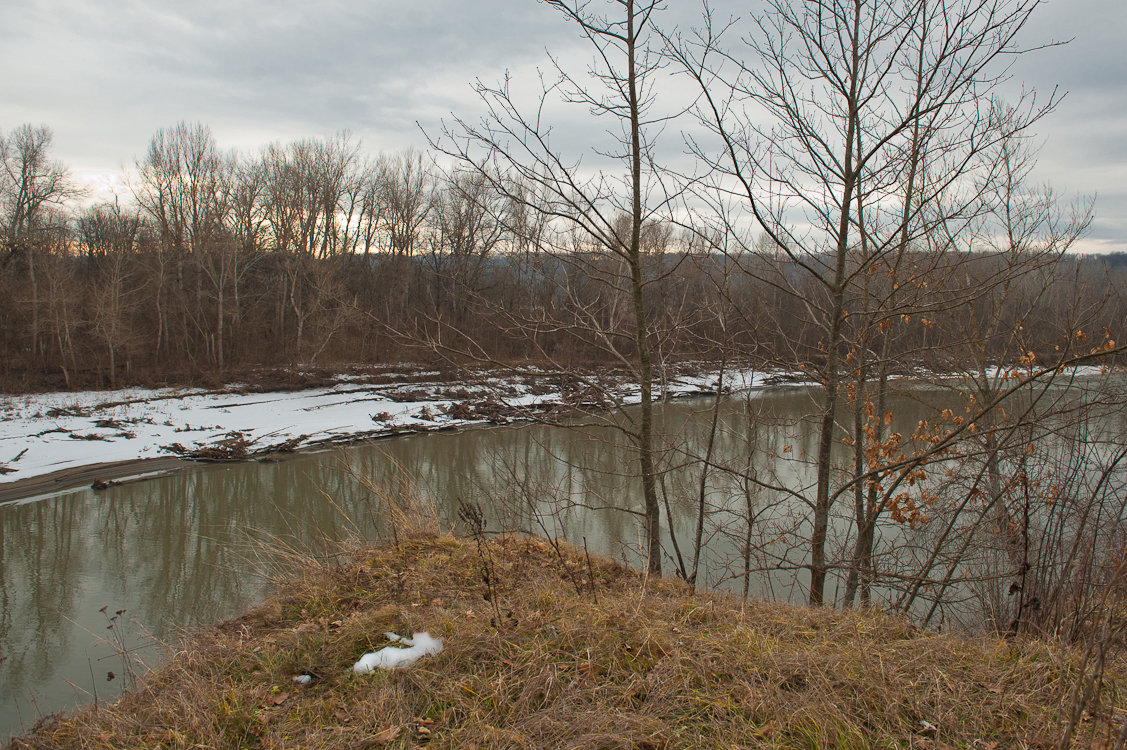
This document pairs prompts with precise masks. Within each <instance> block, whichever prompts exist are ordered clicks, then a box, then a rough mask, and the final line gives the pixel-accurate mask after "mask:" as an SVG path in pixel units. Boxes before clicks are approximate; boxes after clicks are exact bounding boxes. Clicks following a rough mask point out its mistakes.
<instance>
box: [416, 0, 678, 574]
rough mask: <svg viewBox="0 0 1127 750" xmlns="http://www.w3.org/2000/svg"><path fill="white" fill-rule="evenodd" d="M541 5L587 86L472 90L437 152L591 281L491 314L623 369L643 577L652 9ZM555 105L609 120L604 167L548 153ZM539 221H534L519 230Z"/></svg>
mask: <svg viewBox="0 0 1127 750" xmlns="http://www.w3.org/2000/svg"><path fill="white" fill-rule="evenodd" d="M547 4H548V5H550V6H552V7H554V8H555V9H557V10H558V11H560V13H561V14H562V15H563V16H564V17H565V18H566V19H567V20H568V21H570V22H571V23H573V24H574V25H575V26H576V27H577V28H578V30H579V31H580V33H581V34H582V35H583V37H584V39H585V40H586V42H587V43H588V45H589V46H590V48H591V49H592V50H593V51H594V55H595V64H594V65H593V66H592V67H591V69H590V70H589V71H588V72H587V76H586V77H585V78H583V79H581V78H580V77H578V76H573V75H572V74H570V73H568V72H567V71H566V70H564V69H563V68H562V67H561V66H559V65H556V67H555V73H556V79H555V80H554V81H552V82H550V83H548V84H547V85H546V86H545V87H544V90H543V92H542V96H541V100H540V102H539V106H538V107H533V108H532V109H531V110H528V111H527V112H526V110H525V109H524V108H522V107H521V106H520V105H519V104H518V102H517V100H516V98H515V96H514V95H513V93H512V92H511V90H510V87H509V82H508V81H506V82H504V83H503V84H502V85H500V86H498V87H489V86H486V85H485V84H482V83H480V82H479V83H478V84H477V92H478V94H479V95H480V97H481V98H482V101H483V102H484V103H485V105H486V106H487V108H488V115H487V117H486V118H485V119H484V120H483V121H482V122H481V123H480V124H471V123H469V122H466V121H464V120H460V119H459V120H455V123H454V126H453V127H451V128H449V129H448V130H447V131H446V134H445V135H446V137H445V138H444V139H442V140H441V142H439V143H438V144H437V147H438V148H439V149H440V150H442V151H443V152H445V153H446V154H448V155H450V156H453V157H455V158H456V159H458V160H459V161H460V162H461V163H462V165H463V167H464V168H465V169H467V170H470V171H472V172H474V173H476V174H477V175H478V177H479V179H482V180H484V181H485V183H487V184H488V185H489V188H490V189H491V190H492V191H495V192H496V193H497V194H498V195H500V196H502V197H503V199H504V200H505V201H508V202H509V203H510V205H513V206H520V211H521V212H522V213H524V214H525V215H526V216H527V215H529V214H531V215H535V216H538V217H542V218H543V221H545V222H547V223H548V224H549V225H550V226H551V227H552V229H551V230H550V231H551V240H550V241H549V242H546V243H544V245H541V249H545V248H546V246H548V245H549V244H550V245H551V246H553V247H554V248H556V249H558V250H559V252H558V253H557V255H556V257H557V258H558V259H559V260H560V261H561V262H562V263H564V264H565V265H567V266H571V267H572V270H575V267H576V266H582V268H583V274H584V275H585V276H587V277H589V278H590V279H593V280H594V281H595V284H596V286H595V287H594V294H593V296H585V295H583V294H581V293H580V290H579V289H577V288H576V287H574V286H565V288H564V289H562V290H559V292H560V293H562V295H563V297H564V298H566V300H567V303H568V304H567V305H566V314H564V315H561V314H560V313H561V310H560V309H559V308H558V307H554V306H553V303H552V301H551V300H546V301H542V302H543V303H542V304H540V305H539V306H537V307H536V308H534V309H533V310H532V311H530V312H531V314H524V313H519V314H517V315H513V314H512V312H511V311H504V310H500V309H497V308H496V307H495V306H494V307H493V308H491V309H492V310H493V312H494V313H496V314H497V316H498V319H499V320H501V321H503V324H504V325H507V326H508V328H507V329H506V330H507V331H509V332H510V333H512V334H516V335H521V336H525V337H528V338H530V339H531V340H532V341H533V343H534V344H535V341H536V336H535V334H536V333H537V332H538V331H545V330H554V331H557V332H561V333H563V334H566V335H567V336H574V337H575V338H576V339H578V340H582V341H585V342H587V343H588V344H589V345H592V346H594V347H596V348H598V349H600V350H601V351H603V352H604V353H605V354H606V355H609V356H610V357H611V358H612V361H613V360H617V361H619V362H621V363H622V364H623V365H625V366H627V367H628V368H629V370H630V372H631V374H632V377H633V379H634V380H635V381H636V382H637V383H638V384H639V386H640V398H641V405H640V408H639V415H638V419H637V422H636V423H634V424H632V425H630V426H628V427H627V428H626V429H627V433H628V434H629V436H630V438H631V440H632V441H633V444H634V446H635V448H636V450H637V453H638V467H639V468H638V476H639V477H640V480H641V485H642V494H643V499H644V510H643V512H642V519H643V523H644V529H645V545H646V550H645V557H646V560H647V564H648V567H649V570H650V571H651V572H654V573H660V571H661V567H662V565H661V526H660V516H661V506H660V503H659V498H658V488H657V485H658V466H657V456H656V451H657V446H656V439H655V434H654V432H655V428H654V350H653V346H654V331H653V328H652V322H651V310H650V307H649V305H648V303H647V288H648V287H649V286H650V285H651V284H652V283H653V282H654V278H655V277H654V272H653V271H654V269H653V268H652V267H651V265H650V263H649V262H648V261H647V258H646V254H645V252H644V248H643V228H644V226H645V225H646V224H647V223H650V222H654V221H656V220H658V219H660V218H661V217H662V216H665V215H668V211H669V208H670V201H671V197H670V196H669V195H668V194H666V193H665V191H664V190H663V187H662V184H661V181H660V179H659V176H658V173H657V171H656V170H655V167H654V162H653V142H652V140H651V137H652V133H651V130H654V128H652V126H654V125H655V124H656V122H657V120H656V119H655V118H658V117H659V116H658V115H657V114H656V111H655V108H654V91H653V86H654V79H655V77H656V75H657V72H658V70H659V64H660V62H659V59H658V57H657V55H656V54H655V51H654V49H653V47H652V41H651V40H653V39H654V38H655V37H654V29H653V22H654V16H655V14H656V13H657V12H658V11H659V9H660V3H658V2H656V1H655V0H646V1H641V2H639V1H637V0H610V1H608V2H606V3H600V4H599V5H598V7H597V8H596V7H595V6H594V5H593V4H592V3H588V2H567V1H565V0H548V2H547ZM590 82H593V83H590ZM557 95H559V96H560V97H562V98H563V100H564V101H566V102H569V103H573V104H578V105H580V106H583V107H586V108H587V109H588V110H589V111H590V112H591V113H592V115H593V116H595V117H596V118H603V119H605V120H608V121H609V127H610V128H611V129H612V130H613V131H614V144H613V146H611V147H608V149H606V150H605V151H601V152H599V153H596V154H595V157H596V158H599V157H600V156H601V157H603V158H604V160H605V163H606V164H607V166H606V167H604V168H601V169H596V170H592V169H589V168H586V167H584V166H583V165H582V164H581V163H580V161H579V160H578V159H576V158H573V157H567V156H565V155H564V153H563V151H562V150H561V148H560V147H559V146H558V145H557V144H556V141H555V136H556V134H555V133H554V131H553V130H552V129H551V127H550V126H549V125H548V124H547V123H546V122H544V121H543V120H542V119H541V117H542V114H543V111H544V107H545V105H546V104H547V102H548V101H549V100H550V99H551V98H552V97H555V96H557ZM611 164H615V165H616V166H615V167H611ZM619 165H620V166H619ZM615 170H618V171H617V174H616V172H615ZM540 223H541V222H540V220H539V219H538V220H535V221H532V222H527V221H526V222H525V225H526V226H527V225H528V224H540ZM540 236H541V237H544V236H545V235H540ZM565 278H566V277H565ZM565 283H566V282H565ZM470 349H473V347H472V346H471V347H470ZM540 353H541V354H546V352H543V350H540ZM549 361H556V360H554V358H550V357H549Z"/></svg>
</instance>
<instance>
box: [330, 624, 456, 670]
mask: <svg viewBox="0 0 1127 750" xmlns="http://www.w3.org/2000/svg"><path fill="white" fill-rule="evenodd" d="M384 635H386V636H387V637H388V639H389V640H391V641H393V642H395V643H402V644H405V645H406V646H407V648H398V647H397V646H384V647H383V648H381V649H380V650H379V651H372V652H371V653H367V654H364V655H363V656H361V657H360V661H358V662H356V663H355V664H353V665H352V671H353V672H355V673H356V674H371V673H372V672H375V671H376V670H377V669H406V668H407V667H409V666H411V665H412V664H414V663H415V662H417V661H418V660H419V659H422V658H423V657H424V656H431V655H433V654H439V653H442V639H441V638H431V636H430V633H426V632H423V633H415V634H413V635H412V636H411V637H410V638H404V637H403V636H400V635H396V634H395V633H384Z"/></svg>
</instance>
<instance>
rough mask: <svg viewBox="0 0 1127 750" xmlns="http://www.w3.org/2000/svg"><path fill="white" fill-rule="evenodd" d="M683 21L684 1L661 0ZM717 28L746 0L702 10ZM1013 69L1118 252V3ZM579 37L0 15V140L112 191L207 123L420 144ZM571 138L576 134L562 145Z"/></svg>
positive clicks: (24, 12)
mask: <svg viewBox="0 0 1127 750" xmlns="http://www.w3.org/2000/svg"><path fill="white" fill-rule="evenodd" d="M668 5H669V6H670V10H671V15H675V16H676V17H677V18H679V19H680V18H683V19H686V20H689V21H690V22H691V19H692V18H694V17H695V14H696V9H697V8H699V3H698V2H696V0H668ZM711 5H712V6H713V8H714V9H715V10H716V11H717V12H718V13H720V14H721V15H724V16H727V15H740V14H745V13H748V12H754V11H756V10H758V9H759V8H760V6H761V3H760V2H759V1H758V0H740V1H736V0H713V2H712V3H711ZM1026 39H1027V40H1029V42H1030V43H1034V42H1038V41H1047V40H1050V39H1058V40H1064V39H1072V41H1071V43H1070V44H1068V45H1066V46H1064V47H1058V48H1054V49H1048V50H1045V51H1042V52H1039V53H1037V54H1036V55H1034V56H1030V57H1028V58H1025V59H1023V60H1021V61H1020V62H1019V63H1018V65H1017V67H1016V70H1015V73H1016V75H1017V77H1018V78H1019V79H1020V80H1021V81H1024V82H1025V83H1026V85H1027V86H1029V87H1033V88H1036V89H1038V90H1040V91H1048V90H1051V89H1052V88H1053V87H1054V86H1059V87H1060V88H1061V89H1062V90H1064V91H1067V92H1068V95H1067V97H1066V99H1065V100H1064V102H1063V103H1062V104H1061V106H1060V108H1059V109H1058V110H1057V111H1056V112H1055V113H1054V114H1052V115H1051V117H1050V118H1049V119H1047V120H1046V121H1044V122H1043V123H1042V124H1041V126H1040V128H1039V134H1040V136H1041V138H1042V140H1043V142H1044V145H1043V147H1042V150H1041V155H1040V163H1039V167H1038V170H1037V176H1038V178H1039V179H1040V180H1042V181H1044V182H1046V183H1049V184H1051V185H1052V186H1053V188H1054V190H1055V191H1056V192H1057V193H1058V194H1059V195H1061V196H1062V197H1065V198H1071V197H1074V196H1076V195H1078V194H1085V195H1094V196H1095V197H1096V213H1097V218H1096V222H1095V224H1094V226H1093V230H1092V232H1091V235H1090V237H1089V239H1088V240H1087V242H1086V243H1085V247H1086V249H1093V250H1124V251H1127V65H1125V63H1124V60H1125V59H1127V55H1125V53H1124V52H1123V45H1124V41H1123V40H1124V39H1127V3H1125V2H1124V0H1049V1H1048V2H1046V3H1045V5H1044V6H1043V7H1042V8H1041V9H1040V10H1039V11H1038V13H1037V15H1036V16H1035V18H1034V20H1033V22H1032V24H1031V25H1030V26H1029V27H1028V28H1027V32H1026ZM580 49H581V48H580V45H579V41H578V40H577V38H576V35H575V31H574V29H573V28H571V27H570V26H568V25H567V24H566V23H564V22H563V21H562V20H561V19H560V18H559V17H558V14H557V13H555V12H553V11H552V10H551V9H550V8H547V7H546V6H544V5H543V4H542V3H539V2H536V1H535V0H410V1H408V2H404V0H361V1H358V0H348V1H346V0H318V1H317V2H308V0H302V1H301V2H297V1H295V0H270V1H269V2H267V1H266V0H191V1H187V0H175V1H173V0H165V1H164V2H161V1H160V0H148V1H144V0H0V70H2V71H3V75H2V76H0V130H3V131H8V130H10V129H11V128H13V127H15V126H16V125H19V124H21V123H25V122H26V123H32V124H35V125H38V124H45V125H47V126H49V127H51V128H52V129H53V130H54V133H55V150H54V153H55V156H56V157H57V158H60V159H62V160H63V161H64V162H66V163H67V164H69V165H70V167H71V168H72V170H73V171H74V173H75V174H76V175H77V176H78V177H79V178H81V179H83V180H87V181H91V182H94V183H102V184H105V183H107V182H109V181H111V180H114V179H119V176H120V175H121V174H122V173H123V171H124V170H127V169H128V168H130V167H131V165H132V164H133V163H134V162H135V160H136V159H137V157H138V156H140V155H141V154H142V153H143V151H144V149H145V147H146V145H147V143H148V141H149V139H150V137H151V136H152V134H153V133H154V132H155V131H156V130H157V128H160V127H166V126H169V125H173V124H175V123H177V122H178V121H181V120H186V121H199V122H203V123H205V124H207V125H209V126H210V127H211V128H212V130H213V131H214V133H215V135H216V137H217V139H218V141H219V143H220V145H221V146H224V147H237V148H240V149H250V150H253V149H257V148H258V147H260V146H262V145H265V144H266V143H269V142H271V141H289V140H292V139H295V138H300V137H305V136H323V135H330V134H333V133H336V132H339V131H341V130H349V131H351V132H352V133H353V134H355V135H356V136H358V137H360V138H361V139H362V141H363V144H364V147H365V149H366V150H368V151H371V152H378V151H390V150H397V149H401V148H406V147H410V146H420V147H421V146H423V145H425V138H424V137H423V135H422V134H421V133H420V131H419V128H418V126H416V124H415V123H416V122H418V123H420V124H421V125H422V127H423V128H424V129H426V130H427V131H428V132H431V133H435V132H437V130H438V125H439V120H440V118H442V117H448V116H449V114H450V113H451V112H454V113H458V114H466V113H470V114H472V113H473V112H475V111H476V99H475V96H474V95H473V93H472V91H471V90H470V86H469V84H470V82H471V81H472V80H473V79H474V78H475V77H479V78H481V79H482V80H483V81H485V82H486V83H493V82H495V81H497V80H499V79H500V78H501V77H502V76H503V75H504V73H505V71H506V70H508V71H511V72H512V74H513V76H514V78H515V79H516V80H517V81H521V82H531V81H533V80H534V76H535V73H536V70H537V68H538V67H543V66H544V65H545V64H546V62H547V57H546V50H550V51H551V52H552V53H553V54H557V55H560V56H563V57H565V58H568V57H569V56H572V55H581V54H582V53H581V52H580ZM573 135H576V136H577V137H578V136H579V135H580V134H573Z"/></svg>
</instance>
